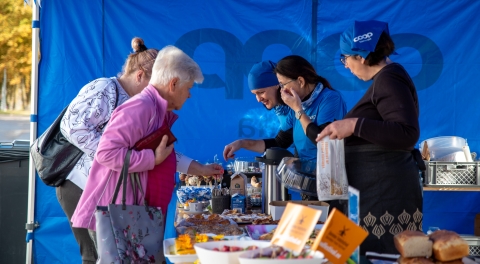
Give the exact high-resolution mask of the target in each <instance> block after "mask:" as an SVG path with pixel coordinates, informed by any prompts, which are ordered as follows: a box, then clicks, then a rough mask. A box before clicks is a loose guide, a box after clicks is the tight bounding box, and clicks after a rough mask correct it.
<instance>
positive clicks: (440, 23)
mask: <svg viewBox="0 0 480 264" xmlns="http://www.w3.org/2000/svg"><path fill="white" fill-rule="evenodd" d="M479 11H480V1H467V0H457V1H437V0H426V1H394V0H385V1H377V0H363V1H353V0H342V1H339V0H324V1H322V0H313V1H298V0H255V1H251V0H250V1H246V0H245V1H198V0H184V1H153V0H143V1H133V0H122V1H114V0H89V1H64V0H44V1H42V2H41V9H40V48H41V50H40V51H41V52H40V53H41V60H40V68H39V93H38V133H39V134H41V133H42V132H43V131H44V130H45V129H46V128H47V127H48V126H49V125H50V124H51V123H52V121H53V120H54V119H55V118H56V116H57V115H58V114H59V113H60V111H61V110H62V109H63V108H64V107H65V106H66V105H67V104H69V102H70V101H71V100H72V99H73V98H74V97H75V95H76V94H77V93H78V91H79V89H80V88H81V87H82V86H83V85H84V84H86V83H88V82H89V81H91V80H93V79H96V78H98V77H103V76H105V77H110V76H115V75H117V74H118V73H119V72H120V71H121V68H122V65H123V63H124V61H125V59H126V57H127V55H128V54H129V52H131V47H130V40H131V39H132V38H133V37H135V36H138V37H141V38H143V39H144V40H145V44H146V45H147V47H150V48H158V49H160V48H162V47H164V46H165V45H176V46H178V47H179V48H181V49H182V50H184V51H185V52H187V53H188V54H189V55H190V56H191V57H193V58H194V59H195V60H196V61H197V62H198V64H199V65H200V67H201V68H202V71H203V73H204V75H205V81H204V83H203V84H200V85H197V86H195V88H194V89H192V97H191V98H190V99H189V100H187V102H186V103H185V105H184V107H183V108H182V109H181V110H180V111H177V114H179V116H180V118H179V120H178V121H177V122H176V123H175V125H174V127H173V132H174V134H175V135H176V137H177V138H178V142H177V143H176V144H175V149H176V150H177V151H180V152H182V153H184V154H186V155H188V156H190V157H192V158H194V159H197V160H199V161H200V162H212V161H213V157H214V155H218V156H221V153H222V151H223V148H224V146H225V145H226V144H227V143H230V142H231V141H233V140H235V139H238V138H266V137H272V136H274V135H275V134H276V132H277V129H278V121H277V118H276V117H275V115H274V113H272V112H271V111H266V110H265V109H264V107H263V106H262V105H261V104H259V103H258V102H257V101H256V100H255V97H254V96H253V95H252V94H251V93H250V91H249V89H248V87H247V85H246V76H247V74H248V71H249V69H250V67H251V66H252V65H253V64H254V63H256V62H258V61H261V60H264V59H270V60H273V61H277V60H279V59H281V58H282V57H284V56H286V55H290V54H297V55H301V56H304V57H305V58H307V59H308V60H309V61H310V62H311V63H312V64H313V65H314V66H315V67H316V69H317V71H318V73H319V74H320V75H322V76H324V77H326V78H327V79H328V80H329V81H330V83H331V84H332V86H333V87H334V88H335V89H337V90H339V91H341V93H342V95H343V96H344V98H345V99H346V101H347V106H348V108H349V109H350V108H351V107H352V106H353V105H354V104H355V102H356V101H357V100H358V99H359V98H360V97H361V96H362V95H363V93H364V91H365V89H366V88H367V87H368V86H369V83H368V82H363V81H360V80H358V79H357V78H356V77H355V76H353V75H352V74H351V73H350V72H349V71H348V70H347V69H345V68H344V67H343V65H342V64H341V62H340V61H339V55H340V53H339V45H338V42H339V35H340V33H341V32H342V31H343V30H344V29H346V28H347V27H348V25H350V23H352V21H354V20H370V19H377V20H383V21H387V22H389V28H390V33H391V35H392V38H393V40H394V41H395V43H396V47H397V53H398V55H395V56H392V57H391V59H392V60H393V61H396V62H399V63H401V64H402V65H404V67H405V68H406V70H407V71H408V72H409V73H410V75H411V76H412V78H413V81H414V82H415V85H416V88H417V91H418V96H419V101H420V126H421V136H420V140H419V142H420V141H421V140H424V139H427V138H431V137H436V136H450V135H452V136H453V135H454V136H460V137H463V138H466V139H467V140H468V143H469V145H470V149H471V150H472V151H476V152H479V151H480V133H479V125H478V112H476V110H475V109H477V108H478V105H479V101H480V100H479V99H478V96H477V94H478V83H477V78H476V76H477V74H478V72H479V69H480V64H479V62H478V61H479V59H478V58H480V49H478V48H476V45H477V40H478V36H477V34H478V30H477V29H478V27H479V23H480V20H479V19H478V12H479ZM255 155H258V154H255V153H252V152H248V151H241V152H239V153H238V154H237V156H245V157H249V156H251V157H253V156H255ZM224 165H225V164H224ZM173 202H174V201H172V203H173ZM172 208H173V206H171V208H170V210H169V212H172ZM171 215H172V214H171V213H170V217H169V221H170V224H169V223H167V229H171V228H173V224H172V223H171V221H172V219H171ZM35 221H38V222H39V223H40V225H41V226H40V228H39V229H36V230H35V236H34V244H33V246H34V262H35V263H37V264H42V263H48V264H52V263H80V257H79V253H78V246H77V245H76V243H75V240H74V238H73V235H72V234H71V231H70V229H69V226H68V223H67V219H66V218H65V216H64V214H63V212H62V210H61V209H60V206H59V204H58V202H57V200H56V197H55V190H54V189H53V188H51V187H47V186H45V185H44V184H42V183H41V182H40V181H39V183H38V184H37V185H36V203H35ZM468 231H470V229H469V230H468ZM471 233H473V226H472V230H471ZM169 235H170V236H171V235H172V232H171V231H169V230H167V233H166V236H169Z"/></svg>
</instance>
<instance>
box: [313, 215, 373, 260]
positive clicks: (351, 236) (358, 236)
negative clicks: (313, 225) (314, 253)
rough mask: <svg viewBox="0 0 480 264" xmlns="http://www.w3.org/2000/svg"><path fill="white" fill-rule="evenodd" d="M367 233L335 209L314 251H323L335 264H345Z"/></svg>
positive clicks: (317, 239) (319, 235)
mask: <svg viewBox="0 0 480 264" xmlns="http://www.w3.org/2000/svg"><path fill="white" fill-rule="evenodd" d="M367 235H368V233H367V231H365V230H363V229H362V228H361V227H360V226H358V225H356V224H355V223H354V222H353V221H352V220H350V219H348V217H347V216H345V215H344V214H342V213H341V212H340V211H339V210H337V209H336V208H334V209H333V210H332V213H331V214H330V215H329V216H328V218H327V222H325V225H324V226H323V228H322V230H321V231H320V233H319V234H318V236H317V238H316V239H315V242H314V243H313V245H312V249H314V250H318V251H321V252H322V253H323V254H325V257H326V258H327V259H328V260H329V261H330V262H332V263H334V264H341V263H342V264H343V263H345V261H347V259H348V258H349V257H350V256H351V255H352V252H353V251H354V250H355V248H356V247H357V246H359V245H360V244H361V243H362V242H363V240H365V238H366V237H367Z"/></svg>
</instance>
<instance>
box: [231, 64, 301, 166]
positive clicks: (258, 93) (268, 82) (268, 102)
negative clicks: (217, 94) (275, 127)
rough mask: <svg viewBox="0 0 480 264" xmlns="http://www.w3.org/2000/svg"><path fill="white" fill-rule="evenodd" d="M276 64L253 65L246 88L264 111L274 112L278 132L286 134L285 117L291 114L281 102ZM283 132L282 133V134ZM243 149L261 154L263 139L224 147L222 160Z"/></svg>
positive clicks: (247, 140) (241, 141)
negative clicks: (278, 124)
mask: <svg viewBox="0 0 480 264" xmlns="http://www.w3.org/2000/svg"><path fill="white" fill-rule="evenodd" d="M275 66H276V64H275V63H274V62H272V61H269V60H266V61H262V62H259V63H256V64H255V65H253V67H252V69H251V70H250V72H249V74H248V88H250V91H251V92H252V93H253V94H254V95H255V97H256V98H257V101H258V102H260V103H262V104H263V105H264V106H265V108H266V109H268V110H274V111H275V114H276V115H277V117H278V120H279V121H280V132H279V133H287V132H285V131H284V130H286V127H287V125H286V117H287V116H288V115H289V114H293V112H292V111H291V109H290V107H288V106H287V105H285V104H284V103H283V102H282V98H281V97H280V87H279V83H278V79H277V76H276V75H275V72H274V70H275ZM282 131H283V132H282ZM241 148H244V149H247V150H251V151H255V152H259V153H262V152H264V151H265V141H264V140H263V139H239V140H235V141H234V142H232V143H230V144H228V145H226V146H225V149H224V150H223V158H224V159H225V160H227V159H229V158H233V157H234V156H235V154H234V153H235V151H237V150H239V149H241Z"/></svg>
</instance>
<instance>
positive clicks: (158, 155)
mask: <svg viewBox="0 0 480 264" xmlns="http://www.w3.org/2000/svg"><path fill="white" fill-rule="evenodd" d="M167 142H168V136H167V135H164V136H163V137H162V141H160V144H159V145H158V147H157V148H156V149H155V165H158V164H160V163H162V162H163V161H164V160H165V159H166V158H167V157H168V155H170V153H172V150H173V144H170V146H167Z"/></svg>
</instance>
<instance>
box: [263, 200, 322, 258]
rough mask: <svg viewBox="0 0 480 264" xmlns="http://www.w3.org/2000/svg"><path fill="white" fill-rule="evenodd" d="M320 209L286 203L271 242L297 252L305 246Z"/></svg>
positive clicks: (318, 216)
mask: <svg viewBox="0 0 480 264" xmlns="http://www.w3.org/2000/svg"><path fill="white" fill-rule="evenodd" d="M321 214H322V212H321V211H319V210H316V209H313V208H310V207H308V206H304V205H300V204H295V203H288V204H287V206H286V208H285V212H284V213H283V215H282V218H281V219H280V222H279V223H278V227H277V229H276V230H275V233H274V234H273V237H272V244H274V245H277V246H281V247H285V248H288V249H290V250H292V251H293V252H297V253H299V252H300V251H302V249H303V248H304V247H305V244H306V243H307V241H308V239H309V238H310V235H311V234H312V232H313V230H314V229H315V225H316V224H317V222H318V219H319V218H320V215H321Z"/></svg>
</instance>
